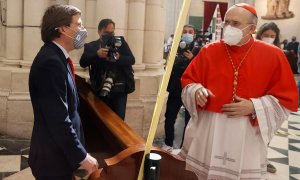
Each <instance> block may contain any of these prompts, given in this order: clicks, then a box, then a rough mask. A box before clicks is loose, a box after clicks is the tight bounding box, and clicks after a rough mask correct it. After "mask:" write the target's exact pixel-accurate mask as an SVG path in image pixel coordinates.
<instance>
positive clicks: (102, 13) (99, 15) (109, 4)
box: [96, 0, 128, 39]
mask: <svg viewBox="0 0 300 180" xmlns="http://www.w3.org/2000/svg"><path fill="white" fill-rule="evenodd" d="M104 18H110V19H112V20H113V21H114V22H115V23H116V30H115V34H116V35H121V36H124V37H125V39H126V38H127V20H128V3H127V1H124V0H113V1H112V0H97V3H96V23H97V25H98V23H99V21H100V20H101V19H104Z"/></svg>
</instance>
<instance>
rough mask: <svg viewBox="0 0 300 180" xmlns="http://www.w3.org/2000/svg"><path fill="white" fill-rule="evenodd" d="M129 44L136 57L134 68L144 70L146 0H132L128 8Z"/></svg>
mask: <svg viewBox="0 0 300 180" xmlns="http://www.w3.org/2000/svg"><path fill="white" fill-rule="evenodd" d="M128 9H129V10H128V16H129V17H128V33H127V34H128V38H127V41H128V44H129V46H130V49H131V50H132V52H133V54H134V57H135V65H134V69H135V70H137V71H140V70H144V69H145V65H144V64H143V49H144V28H145V12H146V2H145V0H139V1H136V0H130V1H129V8H128Z"/></svg>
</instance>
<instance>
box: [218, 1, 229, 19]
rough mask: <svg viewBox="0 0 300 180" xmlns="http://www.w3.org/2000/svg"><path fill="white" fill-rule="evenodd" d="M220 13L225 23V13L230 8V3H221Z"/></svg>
mask: <svg viewBox="0 0 300 180" xmlns="http://www.w3.org/2000/svg"><path fill="white" fill-rule="evenodd" d="M219 8H220V13H221V19H222V21H224V17H225V13H226V11H227V8H228V3H219Z"/></svg>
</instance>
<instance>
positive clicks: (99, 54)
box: [80, 19, 135, 120]
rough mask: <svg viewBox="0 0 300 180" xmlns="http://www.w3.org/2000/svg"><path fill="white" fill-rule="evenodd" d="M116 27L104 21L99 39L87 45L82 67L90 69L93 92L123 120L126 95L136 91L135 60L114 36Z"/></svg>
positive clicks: (101, 24)
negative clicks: (133, 66) (133, 67)
mask: <svg viewBox="0 0 300 180" xmlns="http://www.w3.org/2000/svg"><path fill="white" fill-rule="evenodd" d="M114 31H115V23H114V22H113V21H112V20H111V19H102V20H101V21H100V22H99V25H98V34H99V37H100V38H99V39H98V40H96V41H92V42H90V43H87V44H85V45H84V52H83V54H82V56H81V59H80V66H81V67H83V68H85V67H89V70H90V79H91V86H92V89H93V90H94V92H95V93H96V94H97V95H98V96H99V97H100V98H101V99H102V100H103V101H104V102H105V103H106V104H107V105H108V106H109V107H110V108H111V109H112V110H113V111H114V112H115V113H116V114H118V115H119V116H120V117H121V118H122V119H123V120H124V119H125V111H126V104H127V94H129V93H131V92H133V91H134V89H135V86H134V84H135V83H134V76H133V69H132V65H133V64H134V63H135V58H134V56H133V54H132V52H131V50H130V48H129V46H128V44H127V42H126V41H125V39H124V38H123V37H122V36H114Z"/></svg>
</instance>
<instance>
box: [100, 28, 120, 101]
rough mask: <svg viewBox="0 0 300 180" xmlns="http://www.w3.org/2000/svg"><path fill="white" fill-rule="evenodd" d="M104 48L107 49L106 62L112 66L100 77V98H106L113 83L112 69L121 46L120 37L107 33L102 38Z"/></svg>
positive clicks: (114, 74)
mask: <svg viewBox="0 0 300 180" xmlns="http://www.w3.org/2000/svg"><path fill="white" fill-rule="evenodd" d="M102 41H103V43H104V47H105V48H107V49H108V53H107V57H108V58H107V59H106V60H107V61H109V62H111V63H112V64H110V65H108V66H107V69H106V71H105V74H104V77H102V79H103V80H102V88H101V90H100V93H99V95H100V96H103V97H105V96H108V95H109V93H110V91H111V89H112V87H113V86H114V83H115V77H116V72H115V69H114V63H115V62H116V61H117V53H118V52H119V48H120V47H121V45H122V38H121V36H114V35H113V34H112V33H108V34H105V35H103V36H102Z"/></svg>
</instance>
